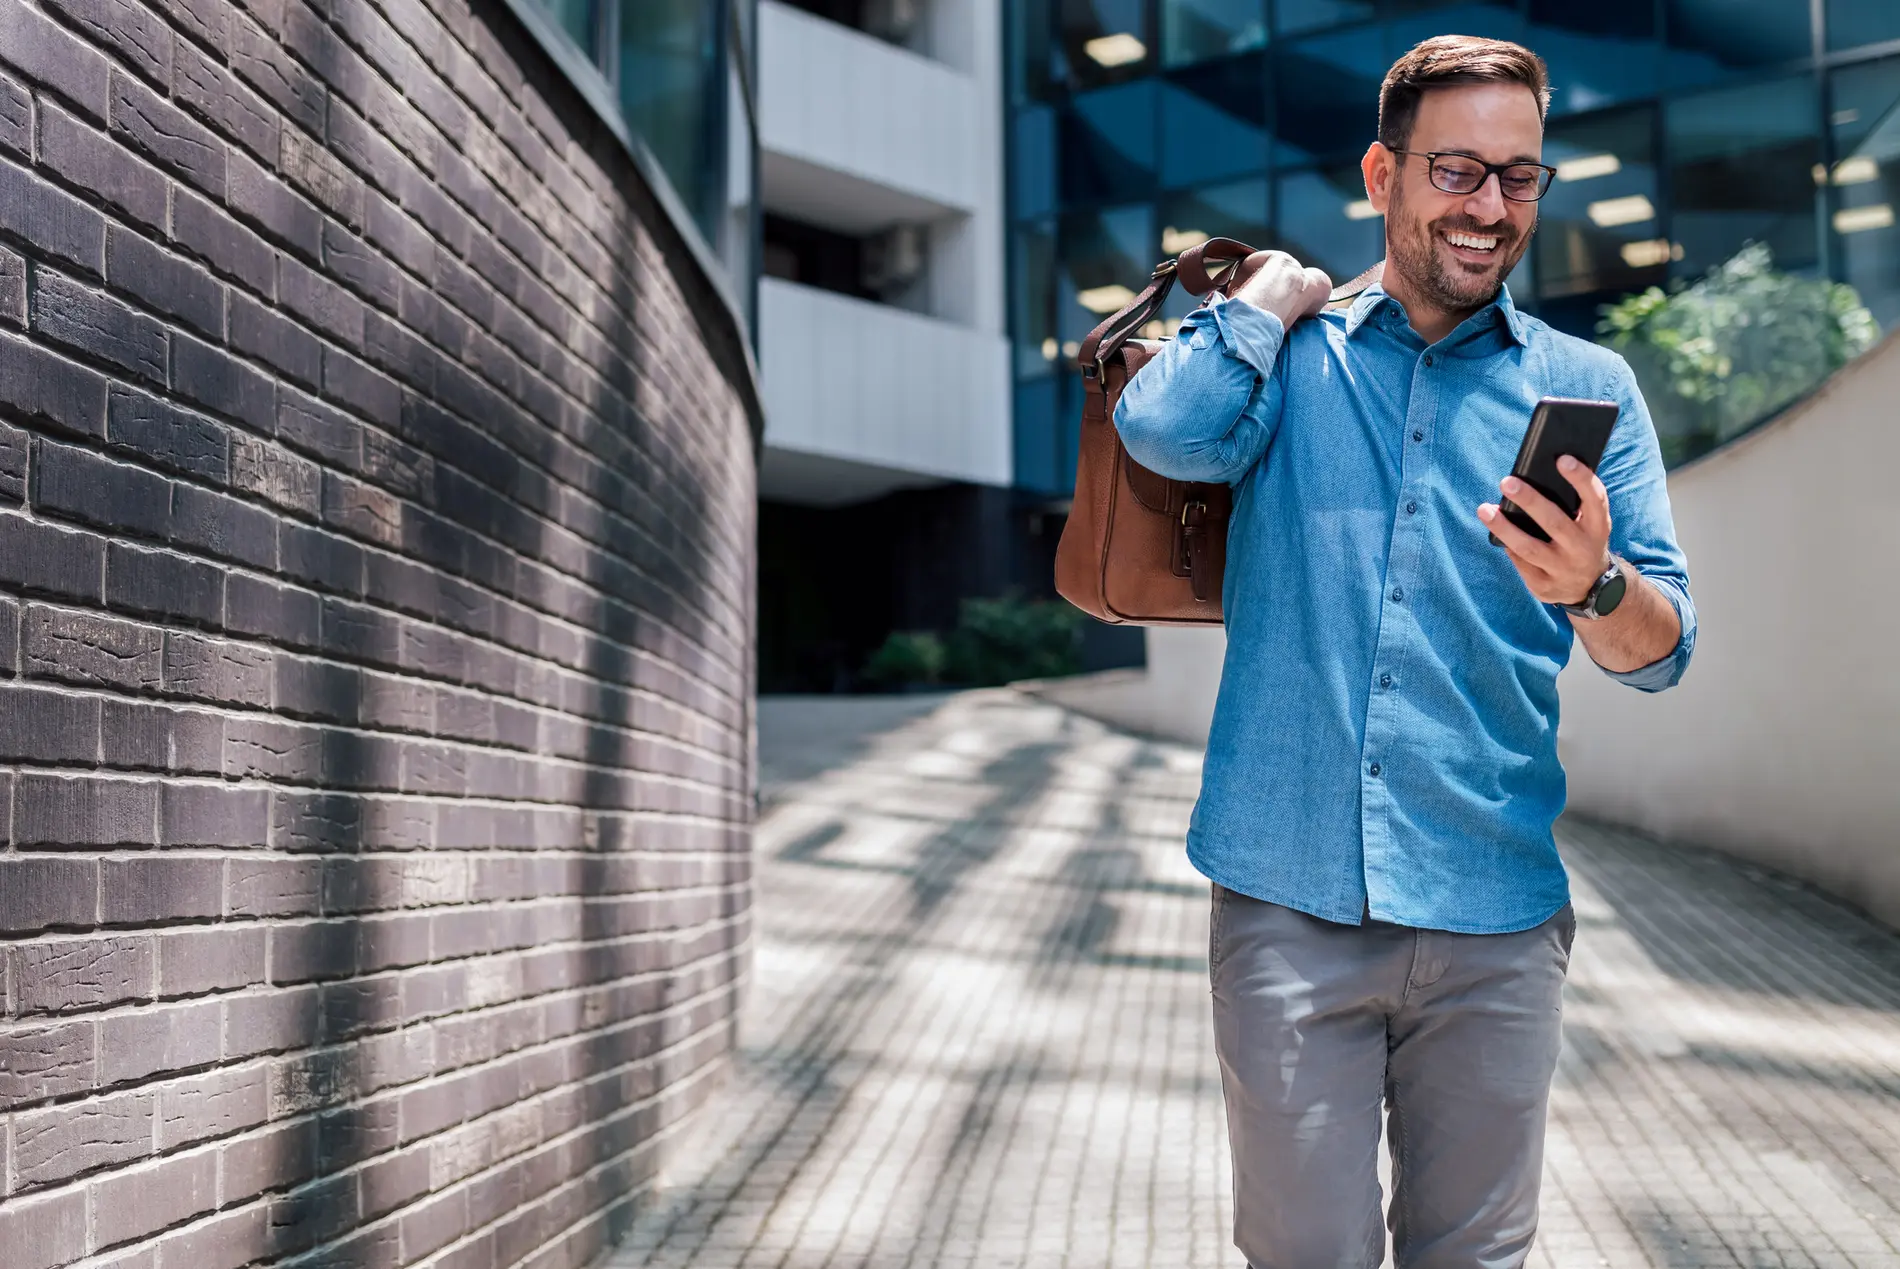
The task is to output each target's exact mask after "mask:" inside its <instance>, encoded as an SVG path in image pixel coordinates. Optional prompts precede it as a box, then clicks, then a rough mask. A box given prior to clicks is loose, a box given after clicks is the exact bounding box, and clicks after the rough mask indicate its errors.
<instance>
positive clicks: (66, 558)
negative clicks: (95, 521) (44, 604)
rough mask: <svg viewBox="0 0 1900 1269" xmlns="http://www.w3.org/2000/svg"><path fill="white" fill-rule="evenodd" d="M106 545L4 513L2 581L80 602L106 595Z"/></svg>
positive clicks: (0, 550)
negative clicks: (80, 600)
mask: <svg viewBox="0 0 1900 1269" xmlns="http://www.w3.org/2000/svg"><path fill="white" fill-rule="evenodd" d="M105 558H106V551H105V541H104V539H102V538H100V537H98V536H97V535H95V534H91V533H75V532H73V531H72V530H70V529H61V528H58V527H56V526H54V525H50V524H40V523H37V522H35V521H32V520H28V519H25V518H24V517H22V516H17V515H6V514H3V513H0V582H4V583H8V584H10V585H12V586H14V587H16V588H19V589H22V590H29V591H43V592H47V593H51V594H55V595H61V596H67V597H71V598H74V599H91V600H94V601H99V600H102V599H103V598H104V596H105Z"/></svg>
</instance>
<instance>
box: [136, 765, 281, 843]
mask: <svg viewBox="0 0 1900 1269" xmlns="http://www.w3.org/2000/svg"><path fill="white" fill-rule="evenodd" d="M269 835H270V792H269V790H267V789H264V788H260V787H232V786H230V785H227V784H198V783H187V782H184V781H168V782H167V783H166V784H165V786H164V791H163V793H162V794H161V796H160V798H159V808H158V840H159V843H160V844H161V845H164V846H233V847H250V848H254V849H260V850H261V849H262V848H263V847H264V845H265V843H266V841H267V839H268V838H269Z"/></svg>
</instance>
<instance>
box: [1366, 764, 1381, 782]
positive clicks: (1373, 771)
mask: <svg viewBox="0 0 1900 1269" xmlns="http://www.w3.org/2000/svg"><path fill="white" fill-rule="evenodd" d="M1382 770H1384V768H1382V767H1381V766H1380V765H1379V764H1378V763H1376V762H1375V763H1373V764H1372V765H1371V766H1369V767H1367V768H1366V774H1367V775H1370V776H1371V777H1372V778H1373V779H1375V780H1377V779H1378V778H1379V772H1380V771H1382Z"/></svg>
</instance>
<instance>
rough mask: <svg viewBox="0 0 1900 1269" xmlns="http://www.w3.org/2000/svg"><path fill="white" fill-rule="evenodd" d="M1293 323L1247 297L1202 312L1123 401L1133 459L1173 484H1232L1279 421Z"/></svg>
mask: <svg viewBox="0 0 1900 1269" xmlns="http://www.w3.org/2000/svg"><path fill="white" fill-rule="evenodd" d="M1285 340H1286V329H1285V327H1284V326H1282V325H1281V322H1280V319H1279V318H1278V317H1276V316H1274V315H1273V314H1272V313H1268V312H1266V311H1264V310H1262V309H1258V308H1255V307H1254V306H1253V305H1251V304H1248V303H1246V302H1245V301H1243V300H1217V301H1215V302H1214V303H1213V304H1211V305H1209V306H1208V307H1206V308H1202V309H1196V310H1195V311H1194V312H1193V313H1190V314H1189V315H1188V317H1187V319H1186V320H1185V321H1183V322H1182V323H1181V330H1180V333H1179V334H1178V335H1177V336H1176V337H1175V338H1174V339H1172V340H1170V341H1168V343H1167V344H1165V345H1164V346H1163V347H1162V350H1161V352H1160V353H1159V354H1158V355H1157V356H1156V357H1155V358H1154V359H1153V360H1152V361H1150V362H1149V363H1148V364H1147V365H1146V366H1143V367H1142V369H1141V371H1140V373H1138V374H1137V375H1136V376H1135V377H1134V379H1133V380H1131V381H1130V382H1129V384H1128V386H1127V387H1126V388H1124V389H1123V390H1122V395H1121V400H1120V402H1119V403H1118V404H1117V405H1116V407H1115V427H1116V429H1117V430H1118V431H1119V432H1120V433H1121V438H1122V444H1123V445H1125V446H1126V447H1127V449H1128V453H1129V455H1130V457H1132V458H1133V459H1134V460H1135V461H1136V462H1138V463H1140V464H1141V465H1142V466H1144V467H1147V468H1149V469H1150V470H1152V471H1156V472H1159V473H1161V474H1162V475H1163V476H1166V477H1168V478H1169V479H1172V480H1205V481H1219V482H1224V483H1232V482H1234V481H1237V480H1239V479H1240V478H1241V477H1242V476H1244V475H1245V474H1246V473H1247V471H1248V469H1250V468H1251V467H1252V466H1253V465H1254V464H1255V463H1257V462H1259V461H1260V459H1261V457H1262V456H1263V455H1265V453H1266V451H1267V447H1268V446H1269V445H1270V444H1271V443H1272V441H1273V433H1274V429H1275V428H1276V426H1277V425H1278V423H1279V413H1280V401H1281V397H1282V386H1283V380H1282V377H1281V375H1280V373H1279V371H1278V363H1279V355H1280V348H1281V346H1282V344H1284V343H1285Z"/></svg>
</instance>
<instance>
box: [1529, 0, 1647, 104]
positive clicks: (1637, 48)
mask: <svg viewBox="0 0 1900 1269" xmlns="http://www.w3.org/2000/svg"><path fill="white" fill-rule="evenodd" d="M1530 16H1531V28H1530V35H1529V37H1528V40H1527V43H1529V45H1530V47H1532V48H1533V49H1536V50H1537V53H1538V55H1539V56H1541V57H1542V58H1543V59H1544V62H1545V64H1546V65H1547V66H1549V67H1550V112H1551V113H1552V114H1553V115H1557V114H1568V113H1572V112H1575V111H1580V110H1595V109H1597V108H1598V107H1600V106H1608V105H1614V104H1615V103H1617V102H1620V101H1630V100H1633V99H1635V98H1639V97H1650V96H1654V95H1655V93H1656V85H1657V77H1658V74H1659V73H1660V67H1661V63H1662V50H1661V47H1660V46H1659V45H1658V44H1657V43H1656V41H1655V36H1656V7H1655V4H1654V3H1653V0H1592V2H1591V3H1589V4H1578V3H1576V0H1531V15H1530Z"/></svg>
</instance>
